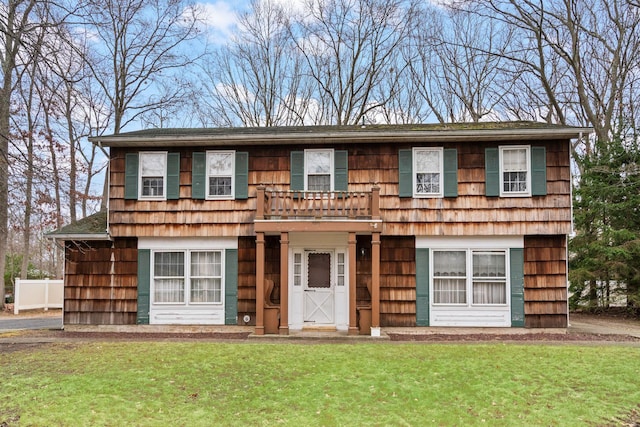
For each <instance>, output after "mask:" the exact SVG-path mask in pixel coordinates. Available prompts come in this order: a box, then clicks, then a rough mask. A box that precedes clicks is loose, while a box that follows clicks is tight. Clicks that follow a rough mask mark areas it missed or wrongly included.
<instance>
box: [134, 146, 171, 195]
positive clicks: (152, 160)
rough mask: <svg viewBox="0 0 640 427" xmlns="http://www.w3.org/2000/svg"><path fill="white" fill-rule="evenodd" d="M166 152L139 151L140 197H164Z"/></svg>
mask: <svg viewBox="0 0 640 427" xmlns="http://www.w3.org/2000/svg"><path fill="white" fill-rule="evenodd" d="M166 173H167V153H140V198H142V199H145V198H146V199H164V198H165V193H166V191H165V181H166Z"/></svg>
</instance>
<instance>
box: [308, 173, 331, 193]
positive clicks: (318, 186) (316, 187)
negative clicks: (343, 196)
mask: <svg viewBox="0 0 640 427" xmlns="http://www.w3.org/2000/svg"><path fill="white" fill-rule="evenodd" d="M307 187H308V188H307V190H309V191H331V176H330V175H309V176H308V177H307Z"/></svg>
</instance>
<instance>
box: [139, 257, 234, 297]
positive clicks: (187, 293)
mask: <svg viewBox="0 0 640 427" xmlns="http://www.w3.org/2000/svg"><path fill="white" fill-rule="evenodd" d="M165 252H182V253H183V254H184V258H183V259H184V266H183V268H184V276H182V279H183V280H184V301H183V302H157V301H155V299H154V295H155V279H156V276H155V254H156V253H165ZM192 252H220V266H221V271H220V280H221V282H220V301H219V302H192V301H191V253H192ZM225 262H226V259H225V251H224V249H161V250H152V251H151V265H150V266H149V267H150V276H151V286H150V294H151V304H153V305H156V306H181V307H189V306H203V305H207V306H218V307H221V306H223V305H224V288H225V279H226V278H225V275H224V273H225V268H224V266H225Z"/></svg>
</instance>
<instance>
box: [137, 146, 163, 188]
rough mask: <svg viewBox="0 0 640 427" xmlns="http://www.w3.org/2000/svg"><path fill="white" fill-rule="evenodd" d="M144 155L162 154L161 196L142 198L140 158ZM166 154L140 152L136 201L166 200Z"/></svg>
mask: <svg viewBox="0 0 640 427" xmlns="http://www.w3.org/2000/svg"><path fill="white" fill-rule="evenodd" d="M145 154H164V175H163V176H162V196H144V195H143V194H142V192H143V188H142V187H143V186H142V180H143V178H144V177H143V176H142V164H143V163H144V162H143V160H142V158H143V157H144V155H145ZM167 154H168V151H141V152H140V153H139V161H138V199H139V200H167V160H168V159H167Z"/></svg>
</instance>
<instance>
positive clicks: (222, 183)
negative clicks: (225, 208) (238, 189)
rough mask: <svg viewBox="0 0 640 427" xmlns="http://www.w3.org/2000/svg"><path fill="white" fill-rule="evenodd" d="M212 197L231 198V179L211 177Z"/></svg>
mask: <svg viewBox="0 0 640 427" xmlns="http://www.w3.org/2000/svg"><path fill="white" fill-rule="evenodd" d="M209 195H210V196H230V195H231V177H213V176H212V177H209Z"/></svg>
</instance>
